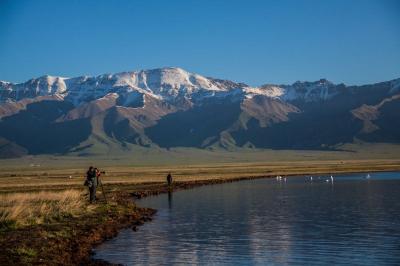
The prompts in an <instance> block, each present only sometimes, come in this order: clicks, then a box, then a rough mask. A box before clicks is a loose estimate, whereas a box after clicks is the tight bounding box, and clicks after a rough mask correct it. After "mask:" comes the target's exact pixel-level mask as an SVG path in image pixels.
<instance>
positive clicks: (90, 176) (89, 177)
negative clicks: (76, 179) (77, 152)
mask: <svg viewBox="0 0 400 266" xmlns="http://www.w3.org/2000/svg"><path fill="white" fill-rule="evenodd" d="M85 185H87V186H88V188H89V201H90V203H95V202H96V188H97V173H96V169H95V168H94V167H93V166H90V167H89V170H88V171H87V172H86V181H85Z"/></svg>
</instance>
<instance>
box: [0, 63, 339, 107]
mask: <svg viewBox="0 0 400 266" xmlns="http://www.w3.org/2000/svg"><path fill="white" fill-rule="evenodd" d="M336 88H337V86H336V85H335V84H333V83H331V82H329V81H327V80H325V79H321V80H319V81H317V82H296V83H294V84H293V85H264V86H261V87H250V86H248V85H246V84H244V83H235V82H231V81H226V80H219V79H213V78H206V77H204V76H201V75H198V74H193V73H189V72H187V71H185V70H183V69H181V68H175V67H168V68H160V69H152V70H142V71H133V72H122V73H117V74H104V75H100V76H97V77H88V76H82V77H76V78H65V77H53V76H42V77H39V78H36V79H31V80H29V81H27V82H25V83H19V84H12V83H9V82H0V92H1V94H0V101H1V102H11V101H19V100H22V99H24V98H34V97H37V96H51V95H58V96H60V97H63V98H64V99H65V100H67V101H71V102H72V103H74V105H79V104H82V103H84V102H89V101H91V100H93V99H99V98H101V97H104V96H106V95H107V94H109V93H117V94H118V95H120V96H122V97H124V98H125V99H126V101H127V102H129V99H131V98H133V99H136V98H137V97H138V95H148V96H150V97H153V98H157V99H160V100H164V101H175V99H176V98H186V99H192V100H194V101H198V100H199V99H202V98H207V97H213V96H223V97H225V96H231V95H235V94H244V95H245V96H246V98H251V97H253V96H255V95H264V96H267V97H272V98H278V99H281V100H284V101H292V100H296V99H302V100H306V101H316V100H326V99H329V98H331V97H332V96H334V95H336V94H338V93H339V92H338V91H337V90H336ZM126 104H128V103H126Z"/></svg>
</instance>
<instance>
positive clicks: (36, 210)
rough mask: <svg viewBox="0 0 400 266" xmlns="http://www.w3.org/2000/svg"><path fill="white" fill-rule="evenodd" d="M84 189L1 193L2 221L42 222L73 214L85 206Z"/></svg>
mask: <svg viewBox="0 0 400 266" xmlns="http://www.w3.org/2000/svg"><path fill="white" fill-rule="evenodd" d="M84 202H85V201H84V199H83V192H82V190H75V189H74V190H72V189H70V190H65V191H60V192H50V191H42V192H33V193H9V194H3V195H0V223H9V222H14V223H16V224H19V225H25V224H40V223H43V222H48V221H54V220H57V219H60V218H63V217H68V216H73V215H74V214H77V213H79V211H81V210H82V208H83V207H84V205H85V204H84Z"/></svg>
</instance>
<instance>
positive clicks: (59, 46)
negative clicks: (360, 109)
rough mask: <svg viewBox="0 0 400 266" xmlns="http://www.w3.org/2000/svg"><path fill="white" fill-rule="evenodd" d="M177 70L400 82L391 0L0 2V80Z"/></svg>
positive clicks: (244, 77) (254, 77)
mask: <svg viewBox="0 0 400 266" xmlns="http://www.w3.org/2000/svg"><path fill="white" fill-rule="evenodd" d="M163 66H178V67H182V68H184V69H186V70H188V71H190V72H196V73H199V74H202V75H205V76H212V77H217V78H225V79H231V80H234V81H240V82H245V83H248V84H250V85H260V84H263V83H278V84H282V83H285V84H286V83H292V82H294V81H296V80H317V79H319V78H327V79H329V80H331V81H333V82H336V83H340V82H344V83H346V84H366V83H373V82H379V81H384V80H390V79H394V78H399V77H400V1H396V0H394V1H389V0H380V1H368V0H352V1H349V0H346V1H341V0H337V1H333V0H326V1H322V0H321V1H317V0H313V1H296V0H293V1H286V0H283V1H278V0H275V1H266V0H265V1H253V0H246V1H244V0H243V1H234V0H229V1H228V0H226V1H218V0H210V1H208V0H198V1H195V0H192V1H190V0H186V1H185V0H181V1H173V0H168V1H167V0H165V1H154V0H147V1H144V0H143V1H133V0H132V1H128V0H126V1H124V0H120V1H111V0H110V1H99V0H97V1H94V0H92V1H90V0H87V1H74V0H68V1H62V0H60V1H44V0H37V1H19V0H11V1H7V0H0V80H7V81H13V82H22V81H26V80H28V79H29V78H32V77H37V76H41V75H44V74H50V75H60V76H67V77H72V76H79V75H98V74H103V73H114V72H120V71H128V70H139V69H149V68H158V67H163Z"/></svg>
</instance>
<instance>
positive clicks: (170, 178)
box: [167, 173, 172, 186]
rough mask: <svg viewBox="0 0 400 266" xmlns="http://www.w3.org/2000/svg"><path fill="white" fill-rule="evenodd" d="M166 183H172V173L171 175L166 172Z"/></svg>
mask: <svg viewBox="0 0 400 266" xmlns="http://www.w3.org/2000/svg"><path fill="white" fill-rule="evenodd" d="M167 183H168V186H171V185H172V175H171V173H168V175H167Z"/></svg>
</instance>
